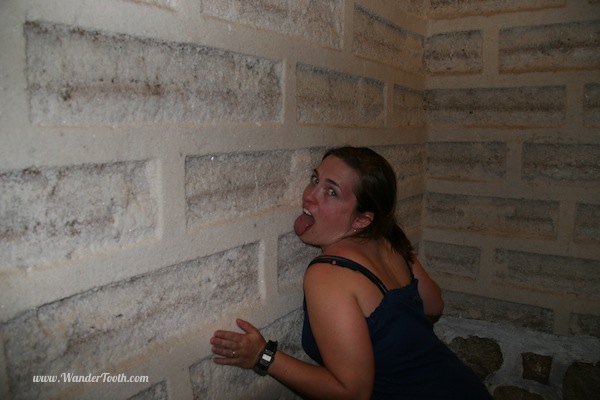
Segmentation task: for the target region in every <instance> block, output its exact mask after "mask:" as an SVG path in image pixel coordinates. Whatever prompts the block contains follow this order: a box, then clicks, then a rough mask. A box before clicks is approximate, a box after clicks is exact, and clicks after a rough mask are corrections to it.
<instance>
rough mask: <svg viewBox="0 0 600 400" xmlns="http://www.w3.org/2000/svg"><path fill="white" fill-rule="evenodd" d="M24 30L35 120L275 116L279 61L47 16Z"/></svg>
mask: <svg viewBox="0 0 600 400" xmlns="http://www.w3.org/2000/svg"><path fill="white" fill-rule="evenodd" d="M25 34H26V38H27V73H28V77H27V78H28V82H29V88H28V89H29V95H30V99H31V100H30V102H31V120H32V122H33V123H35V124H57V125H79V124H100V125H114V124H124V123H140V122H185V121H188V122H208V121H233V122H237V121H279V120H280V118H281V109H282V101H283V100H282V93H281V79H282V78H281V75H282V71H281V63H280V62H275V61H272V60H267V59H263V58H258V57H253V56H249V55H244V54H239V53H233V52H231V51H226V50H221V49H216V48H210V47H205V46H199V45H193V44H187V43H172V42H164V41H159V40H155V39H145V38H139V37H133V36H128V35H122V34H110V33H103V32H92V31H86V30H83V29H80V28H76V27H69V26H64V25H55V24H48V23H37V22H28V23H26V24H25Z"/></svg>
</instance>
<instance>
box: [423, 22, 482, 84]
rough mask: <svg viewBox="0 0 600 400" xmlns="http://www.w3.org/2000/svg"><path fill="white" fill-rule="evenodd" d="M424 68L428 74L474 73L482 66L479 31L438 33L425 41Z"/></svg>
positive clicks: (478, 71)
mask: <svg viewBox="0 0 600 400" xmlns="http://www.w3.org/2000/svg"><path fill="white" fill-rule="evenodd" d="M423 58H424V64H425V70H426V71H427V72H428V73H429V74H433V75H438V74H440V75H441V74H476V73H480V72H481V70H482V68H483V34H482V32H481V31H478V30H476V31H464V32H450V33H439V34H436V35H433V36H430V37H428V38H427V40H426V41H425V55H424V57H423Z"/></svg>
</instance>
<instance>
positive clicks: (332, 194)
mask: <svg viewBox="0 0 600 400" xmlns="http://www.w3.org/2000/svg"><path fill="white" fill-rule="evenodd" d="M327 194H329V195H330V196H331V197H335V196H337V193H336V191H335V190H333V189H329V190H328V191H327Z"/></svg>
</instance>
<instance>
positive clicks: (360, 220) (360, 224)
mask: <svg viewBox="0 0 600 400" xmlns="http://www.w3.org/2000/svg"><path fill="white" fill-rule="evenodd" d="M374 218H375V214H373V213H372V212H371V211H367V212H364V213H360V214H359V215H358V216H357V217H356V218H355V219H354V222H353V223H352V228H353V229H356V230H360V229H364V228H366V227H367V226H369V225H371V222H373V219H374Z"/></svg>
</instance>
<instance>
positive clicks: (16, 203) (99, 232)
mask: <svg viewBox="0 0 600 400" xmlns="http://www.w3.org/2000/svg"><path fill="white" fill-rule="evenodd" d="M156 180H157V171H156V165H155V163H154V162H150V161H129V162H118V163H113V164H89V165H76V166H66V167H45V168H42V167H40V168H35V167H32V168H29V169H25V170H20V171H9V172H4V173H0V220H1V221H2V224H1V225H0V264H1V265H5V266H6V265H13V266H23V267H26V266H30V265H32V264H34V263H36V262H43V261H48V260H53V259H61V258H72V257H76V256H80V255H82V254H85V253H87V252H90V251H94V250H98V249H104V248H116V247H117V246H124V245H128V244H132V243H136V242H138V241H140V240H142V239H145V238H148V237H151V236H152V235H154V234H155V232H156V228H157V224H158V220H159V201H158V194H157V192H156Z"/></svg>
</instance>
